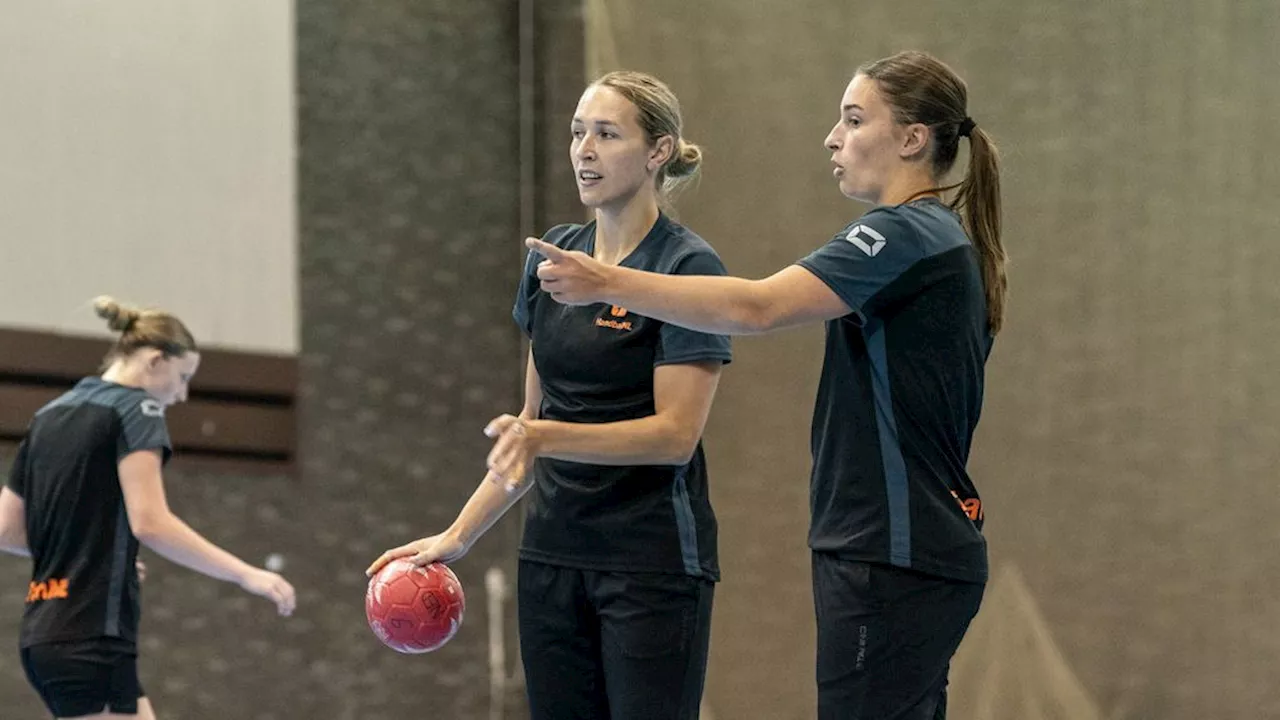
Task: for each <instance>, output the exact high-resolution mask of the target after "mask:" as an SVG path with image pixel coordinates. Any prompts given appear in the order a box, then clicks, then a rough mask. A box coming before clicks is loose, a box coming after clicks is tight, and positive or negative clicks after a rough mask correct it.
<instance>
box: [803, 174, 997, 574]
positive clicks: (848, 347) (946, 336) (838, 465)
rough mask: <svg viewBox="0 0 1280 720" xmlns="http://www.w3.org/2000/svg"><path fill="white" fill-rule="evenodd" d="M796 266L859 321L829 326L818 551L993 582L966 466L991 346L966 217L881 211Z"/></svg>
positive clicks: (941, 209)
mask: <svg viewBox="0 0 1280 720" xmlns="http://www.w3.org/2000/svg"><path fill="white" fill-rule="evenodd" d="M799 264H800V265H801V266H802V267H804V268H806V269H807V270H809V271H810V272H812V273H813V274H814V275H816V276H817V277H818V278H820V279H821V280H822V281H823V282H825V283H826V284H827V285H828V286H830V287H831V289H832V290H834V291H835V292H836V294H838V295H839V296H840V297H841V298H842V299H843V300H844V301H845V303H846V304H847V305H849V307H851V308H853V312H852V313H851V314H849V315H847V316H845V317H843V318H838V319H836V320H832V321H830V322H828V323H827V333H826V335H827V339H826V357H825V359H824V362H823V367H822V377H821V381H820V383H819V387H818V399H817V403H816V405H815V407H814V415H813V435H812V445H813V458H814V464H813V477H812V485H811V492H810V503H811V509H812V513H813V518H812V525H811V527H810V531H809V544H810V547H812V548H813V549H814V550H819V551H831V552H835V553H839V554H841V555H844V556H847V557H850V558H852V559H858V560H865V561H870V562H884V563H890V564H892V565H896V566H899V567H907V568H914V569H916V570H919V571H921V572H926V573H930V574H934V575H938V576H943V577H950V578H956V579H960V580H970V581H977V582H982V581H985V580H986V577H987V550H986V540H985V539H984V538H983V536H982V532H981V531H982V522H983V511H982V501H981V499H980V498H979V497H978V491H977V490H976V489H975V488H974V485H973V482H972V480H971V479H970V478H969V475H968V473H967V471H966V470H965V464H966V462H967V461H968V458H969V446H970V443H971V441H972V439H973V433H974V429H975V428H976V427H977V424H978V416H979V414H980V412H981V409H982V387H983V371H984V366H985V364H986V360H987V356H988V354H989V353H990V351H991V344H992V337H991V334H990V332H989V330H988V324H987V305H986V296H985V294H984V292H983V285H982V275H981V269H980V265H979V260H978V256H977V253H976V250H975V249H974V247H973V245H972V243H970V241H969V238H968V237H967V236H966V235H965V233H964V230H963V228H962V226H961V223H960V220H959V218H958V217H957V216H956V215H955V213H953V212H952V211H951V210H950V209H949V208H947V207H946V206H944V205H942V204H941V203H939V202H937V201H936V200H932V199H926V200H921V201H917V202H914V203H909V204H906V205H900V206H896V207H884V208H877V209H875V210H872V211H870V212H868V213H867V214H866V215H864V216H863V217H862V218H860V219H859V220H856V221H855V222H853V223H851V224H850V225H848V226H846V227H845V228H844V229H843V230H841V231H840V232H839V233H838V234H837V235H836V236H835V237H834V238H833V239H832V240H831V241H830V242H828V243H827V244H826V245H824V246H823V247H821V248H820V249H818V250H817V251H815V252H814V253H812V254H811V255H809V256H808V257H806V258H805V259H803V260H801V261H800V262H799Z"/></svg>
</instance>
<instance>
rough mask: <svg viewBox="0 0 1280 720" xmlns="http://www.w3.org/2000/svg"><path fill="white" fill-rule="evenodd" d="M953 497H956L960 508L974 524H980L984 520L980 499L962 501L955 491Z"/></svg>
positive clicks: (952, 493)
mask: <svg viewBox="0 0 1280 720" xmlns="http://www.w3.org/2000/svg"><path fill="white" fill-rule="evenodd" d="M951 497H954V498H955V499H956V502H958V503H960V508H961V509H962V510H964V514H965V515H967V516H968V517H969V519H970V520H972V521H974V522H978V521H979V520H981V519H982V518H983V514H982V501H981V500H979V499H978V498H969V499H968V500H961V499H960V496H959V495H957V494H956V491H955V490H952V491H951Z"/></svg>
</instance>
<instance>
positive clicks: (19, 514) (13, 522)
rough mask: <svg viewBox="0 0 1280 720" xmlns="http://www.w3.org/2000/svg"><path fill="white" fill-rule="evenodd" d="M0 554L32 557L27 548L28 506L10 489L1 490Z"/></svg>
mask: <svg viewBox="0 0 1280 720" xmlns="http://www.w3.org/2000/svg"><path fill="white" fill-rule="evenodd" d="M0 552H6V553H9V554H10V555H19V556H21V557H31V550H30V548H28V547H27V518H26V504H25V503H24V502H23V500H22V496H21V495H18V493H16V492H14V491H12V490H10V489H9V488H7V487H5V488H0Z"/></svg>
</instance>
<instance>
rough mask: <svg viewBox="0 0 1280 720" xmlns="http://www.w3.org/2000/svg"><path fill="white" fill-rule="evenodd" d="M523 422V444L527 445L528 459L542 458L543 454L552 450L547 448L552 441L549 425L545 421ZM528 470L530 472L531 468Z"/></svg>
mask: <svg viewBox="0 0 1280 720" xmlns="http://www.w3.org/2000/svg"><path fill="white" fill-rule="evenodd" d="M523 422H524V434H525V438H526V439H525V442H526V443H527V444H528V445H529V455H530V459H537V458H539V457H542V455H543V453H546V452H548V451H550V450H551V449H552V448H550V447H548V445H549V444H550V443H551V441H552V440H553V439H554V438H553V435H554V433H553V432H552V431H553V428H552V425H551V423H550V422H549V421H547V420H525V421H523ZM529 470H530V472H532V471H533V468H529Z"/></svg>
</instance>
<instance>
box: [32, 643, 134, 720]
mask: <svg viewBox="0 0 1280 720" xmlns="http://www.w3.org/2000/svg"><path fill="white" fill-rule="evenodd" d="M22 665H23V669H24V671H25V672H26V674H27V679H28V680H29V681H30V682H31V685H32V687H34V688H35V689H36V692H37V693H39V694H40V697H41V699H42V700H44V703H45V706H46V707H48V708H49V712H50V713H52V714H53V715H54V716H55V717H58V718H74V717H87V716H92V715H95V714H99V713H103V712H104V711H105V712H111V713H116V714H120V715H125V716H129V715H136V714H137V712H138V698H139V697H141V696H142V694H143V692H142V687H141V684H140V683H139V682H138V656H137V651H136V649H134V647H133V646H132V645H130V644H128V643H123V642H120V641H116V640H110V639H103V640H92V641H85V642H66V643H47V644H42V645H35V646H32V647H30V648H26V649H24V650H23V651H22Z"/></svg>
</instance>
